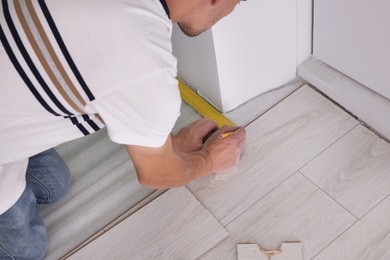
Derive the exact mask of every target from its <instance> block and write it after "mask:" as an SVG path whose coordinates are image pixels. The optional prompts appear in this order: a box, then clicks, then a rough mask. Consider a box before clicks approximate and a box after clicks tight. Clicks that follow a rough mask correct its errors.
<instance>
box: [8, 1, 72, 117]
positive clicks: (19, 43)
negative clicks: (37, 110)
mask: <svg viewBox="0 0 390 260" xmlns="http://www.w3.org/2000/svg"><path fill="white" fill-rule="evenodd" d="M2 2H3V13H4V17H5V20H6V22H7V25H8V29H9V30H10V32H11V34H12V36H13V38H14V41H15V43H16V45H17V46H18V48H19V51H20V52H21V54H22V56H23V58H24V60H25V61H26V63H27V65H28V66H29V68H30V70H31V72H32V73H33V74H34V76H35V78H36V79H37V80H38V82H39V84H40V85H41V86H42V88H43V90H44V91H45V92H46V94H47V95H48V96H49V98H50V99H51V100H52V101H53V102H54V104H55V105H56V106H57V107H58V109H60V110H61V111H62V112H63V113H65V114H67V115H72V113H71V112H69V111H68V110H67V109H66V108H65V107H64V106H63V105H62V104H61V102H60V101H59V100H58V99H57V97H56V96H55V95H54V94H53V92H52V91H51V90H50V88H49V86H48V85H47V84H46V82H45V80H44V79H43V78H42V76H41V74H40V73H39V71H38V69H37V68H36V66H35V65H34V62H33V61H32V59H31V57H30V55H29V54H28V52H27V50H26V48H25V47H24V45H23V42H22V40H21V39H20V36H19V34H18V31H17V30H16V28H15V25H14V23H13V20H12V17H11V14H10V12H9V7H8V2H7V0H3V1H2ZM30 86H31V87H33V88H35V87H34V86H33V85H32V84H31V85H30ZM30 86H29V87H30ZM35 90H36V89H35ZM36 92H38V91H36ZM34 96H35V95H34ZM35 97H36V96H35ZM41 104H42V103H41Z"/></svg>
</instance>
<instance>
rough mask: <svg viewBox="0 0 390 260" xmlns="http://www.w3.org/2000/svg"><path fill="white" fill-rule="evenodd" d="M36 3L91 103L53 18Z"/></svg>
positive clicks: (91, 97)
mask: <svg viewBox="0 0 390 260" xmlns="http://www.w3.org/2000/svg"><path fill="white" fill-rule="evenodd" d="M38 2H39V5H40V7H41V9H42V12H43V14H44V15H45V17H46V20H47V23H48V24H49V26H50V29H51V31H52V33H53V35H54V37H55V38H56V41H57V43H58V46H59V47H60V48H61V51H62V54H63V55H64V57H65V59H66V61H67V62H68V65H69V67H70V68H71V70H72V71H73V74H74V75H75V77H76V78H77V80H78V82H79V84H80V86H81V87H82V88H83V90H84V92H85V94H86V95H87V96H88V98H89V100H90V101H93V100H94V99H95V97H94V95H93V94H92V92H91V90H90V89H89V87H88V86H87V84H86V83H85V81H84V79H83V77H82V76H81V74H80V71H79V70H78V69H77V67H76V64H75V63H74V61H73V59H72V57H71V56H70V53H69V51H68V49H67V48H66V45H65V43H64V41H63V39H62V37H61V35H60V32H59V31H58V28H57V26H56V24H55V23H54V20H53V17H52V16H51V14H50V12H49V9H48V8H47V5H46V3H45V1H44V0H39V1H38Z"/></svg>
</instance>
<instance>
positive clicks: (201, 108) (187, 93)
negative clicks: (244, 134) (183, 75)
mask: <svg viewBox="0 0 390 260" xmlns="http://www.w3.org/2000/svg"><path fill="white" fill-rule="evenodd" d="M179 89H180V95H181V98H182V99H183V101H184V102H186V103H187V104H188V105H189V106H190V107H192V108H193V109H194V110H195V111H196V112H198V113H199V114H200V115H201V116H203V117H205V118H208V119H210V120H213V121H214V122H216V123H217V125H218V126H219V127H222V126H224V125H230V126H236V125H235V124H234V123H233V122H232V121H230V120H229V119H228V118H227V117H225V116H224V115H223V114H222V113H221V112H219V111H218V110H217V109H216V108H214V107H213V106H212V105H211V104H210V103H209V102H207V101H206V100H205V99H204V98H202V97H201V96H199V95H198V93H196V92H195V91H194V90H192V89H191V88H190V87H189V86H187V85H186V84H184V82H182V81H181V80H180V79H179Z"/></svg>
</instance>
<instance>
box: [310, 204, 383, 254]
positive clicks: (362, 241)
mask: <svg viewBox="0 0 390 260" xmlns="http://www.w3.org/2000/svg"><path fill="white" fill-rule="evenodd" d="M389 220H390V197H387V198H386V199H385V200H384V201H383V202H381V203H380V204H379V205H378V206H377V207H375V208H374V209H373V210H372V211H370V212H369V213H368V214H367V215H366V216H364V217H363V218H362V219H361V220H359V222H357V223H356V224H355V225H354V226H353V227H351V228H350V229H349V230H348V231H347V232H345V233H344V234H343V235H341V236H340V237H339V238H338V239H337V240H336V241H335V242H333V243H332V244H331V245H330V246H329V247H328V248H326V249H325V250H324V251H323V252H321V254H319V255H318V256H317V257H316V258H314V259H315V260H328V259H343V260H367V259H375V260H388V259H390V250H389V245H390V221H389Z"/></svg>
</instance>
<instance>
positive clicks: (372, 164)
mask: <svg viewBox="0 0 390 260" xmlns="http://www.w3.org/2000/svg"><path fill="white" fill-rule="evenodd" d="M301 172H302V173H303V174H304V175H306V176H307V177H308V178H309V179H311V180H312V181H313V182H314V183H316V184H317V185H318V186H319V187H320V188H321V189H323V190H324V191H325V192H326V193H328V194H329V195H330V196H332V197H333V198H334V199H335V200H337V201H338V202H339V203H340V204H342V205H343V206H344V207H345V208H347V209H348V210H349V211H350V212H352V213H353V214H354V215H355V216H357V217H359V218H360V217H362V216H363V215H364V214H366V213H367V212H368V211H369V210H371V209H372V208H373V207H375V205H377V204H378V203H379V202H380V201H382V200H383V199H384V198H385V197H387V196H388V195H389V194H390V174H389V173H390V144H389V143H387V142H386V141H384V140H382V139H380V138H379V137H378V136H377V135H375V134H374V133H372V132H371V131H369V130H368V129H366V128H365V127H363V126H361V125H359V126H357V127H356V128H355V129H353V130H352V131H351V132H350V133H348V134H347V135H345V136H344V137H343V138H342V139H340V140H339V141H338V142H337V143H335V144H334V145H332V146H331V147H329V149H327V150H326V151H325V152H323V153H322V154H321V155H320V156H318V157H317V158H316V159H314V160H313V161H312V162H310V163H309V164H308V165H306V166H305V167H304V168H303V169H302V170H301Z"/></svg>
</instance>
